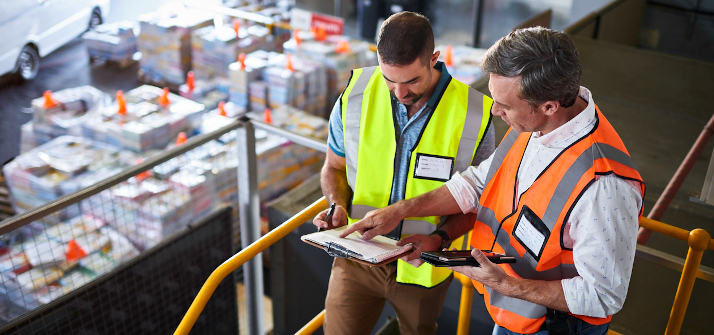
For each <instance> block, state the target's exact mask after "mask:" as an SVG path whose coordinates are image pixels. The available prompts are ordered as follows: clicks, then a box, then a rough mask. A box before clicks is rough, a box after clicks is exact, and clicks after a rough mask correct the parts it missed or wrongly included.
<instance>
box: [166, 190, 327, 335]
mask: <svg viewBox="0 0 714 335" xmlns="http://www.w3.org/2000/svg"><path fill="white" fill-rule="evenodd" d="M326 208H327V201H325V197H324V196H323V197H322V198H320V199H319V200H317V201H315V202H314V203H312V205H310V206H308V207H307V208H305V209H303V210H302V211H300V212H299V213H297V214H295V215H294V216H293V217H292V218H290V219H289V220H287V221H285V222H284V223H283V224H281V225H280V226H278V227H277V228H275V229H273V230H271V231H270V232H269V233H267V234H266V235H265V236H263V237H261V238H260V239H258V240H257V241H255V242H253V243H252V244H251V245H249V246H248V247H247V248H245V249H243V250H242V251H241V252H239V253H237V254H235V255H234V256H233V257H231V258H229V259H228V260H227V261H225V262H223V264H221V265H220V266H219V267H218V268H216V269H215V270H214V271H213V273H211V275H210V276H209V277H208V279H207V280H206V282H205V283H204V284H203V286H202V287H201V290H200V291H199V292H198V294H197V295H196V298H195V299H194V300H193V303H191V307H189V309H188V312H186V315H184V317H183V319H182V320H181V323H180V324H179V326H178V328H176V331H175V332H174V334H175V335H179V334H188V332H189V331H191V328H192V327H193V325H194V323H196V320H197V319H198V316H199V315H200V314H201V311H203V308H204V307H205V306H206V303H207V302H208V299H209V298H210V297H211V295H213V292H214V291H215V290H216V287H218V284H220V282H221V281H222V280H223V279H224V278H225V277H227V276H228V275H229V274H231V273H232V272H233V271H234V270H236V269H238V267H240V266H241V265H243V263H245V262H247V261H248V260H250V259H251V258H253V257H255V256H256V255H258V254H259V253H260V252H262V251H263V250H265V249H267V248H268V247H270V246H271V245H273V244H274V243H275V242H277V241H278V240H280V239H281V238H283V237H285V236H286V235H287V234H289V233H290V232H291V231H293V230H295V229H296V228H298V227H299V226H300V225H302V224H303V223H304V222H305V221H307V220H309V219H312V218H313V217H315V216H316V215H317V213H319V212H320V211H322V210H324V209H326Z"/></svg>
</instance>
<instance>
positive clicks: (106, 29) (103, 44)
mask: <svg viewBox="0 0 714 335" xmlns="http://www.w3.org/2000/svg"><path fill="white" fill-rule="evenodd" d="M137 29H138V25H137V24H136V22H134V21H119V22H112V23H105V24H101V25H99V26H97V27H95V29H94V30H91V31H88V32H86V33H84V34H83V35H82V40H84V44H85V45H86V46H87V52H88V53H89V57H90V59H91V60H109V61H114V62H124V61H128V60H131V59H133V56H134V53H135V52H136V51H137V48H136V35H137V34H136V33H135V30H137Z"/></svg>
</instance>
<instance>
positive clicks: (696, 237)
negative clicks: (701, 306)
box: [640, 217, 714, 335]
mask: <svg viewBox="0 0 714 335" xmlns="http://www.w3.org/2000/svg"><path fill="white" fill-rule="evenodd" d="M640 226H641V227H644V228H647V229H649V230H651V231H656V232H658V233H661V234H664V235H667V236H670V237H674V238H676V239H678V240H682V241H686V242H687V244H689V251H688V252H687V258H686V260H685V262H684V268H683V269H682V276H681V277H680V279H679V286H678V287H677V293H676V295H675V296H674V303H672V311H671V312H670V315H669V321H667V329H666V330H665V334H667V335H670V334H679V331H680V330H681V329H682V322H684V314H685V313H686V312H687V305H688V304H689V298H690V297H691V295H692V289H693V288H694V281H695V280H696V279H697V270H698V269H699V264H700V263H701V262H702V255H703V254H704V250H706V249H709V250H714V243H712V238H711V235H709V233H708V232H707V231H706V230H703V229H694V230H692V231H687V230H684V229H681V228H677V227H674V226H670V225H668V224H666V223H662V222H659V221H655V220H652V219H648V218H645V217H643V218H642V219H640Z"/></svg>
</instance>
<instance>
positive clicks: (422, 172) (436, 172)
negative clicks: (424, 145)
mask: <svg viewBox="0 0 714 335" xmlns="http://www.w3.org/2000/svg"><path fill="white" fill-rule="evenodd" d="M453 170H454V158H453V157H446V156H437V155H428V154H421V153H417V156H416V166H414V178H419V179H427V180H436V181H443V182H446V181H448V180H449V178H451V173H452V171H453Z"/></svg>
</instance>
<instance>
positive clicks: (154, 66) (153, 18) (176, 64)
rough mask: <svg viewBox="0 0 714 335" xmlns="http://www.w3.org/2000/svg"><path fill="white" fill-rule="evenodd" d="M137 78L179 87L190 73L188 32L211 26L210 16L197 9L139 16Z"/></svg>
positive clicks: (171, 9) (164, 8)
mask: <svg viewBox="0 0 714 335" xmlns="http://www.w3.org/2000/svg"><path fill="white" fill-rule="evenodd" d="M139 24H140V28H141V32H140V34H139V37H138V38H137V47H138V49H139V51H140V52H141V55H142V57H141V61H140V62H139V64H140V73H139V76H140V77H141V78H142V79H143V80H144V81H148V82H153V83H166V84H174V85H180V84H183V83H184V82H185V79H186V74H187V73H188V71H190V70H191V33H192V32H194V31H196V30H197V29H199V28H202V27H207V26H209V25H212V24H213V16H212V15H211V14H210V13H204V12H201V11H197V10H187V9H185V8H183V7H182V6H179V8H175V7H172V6H171V7H167V6H164V7H162V8H161V9H159V11H157V12H154V13H149V14H145V15H143V16H141V17H139Z"/></svg>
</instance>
